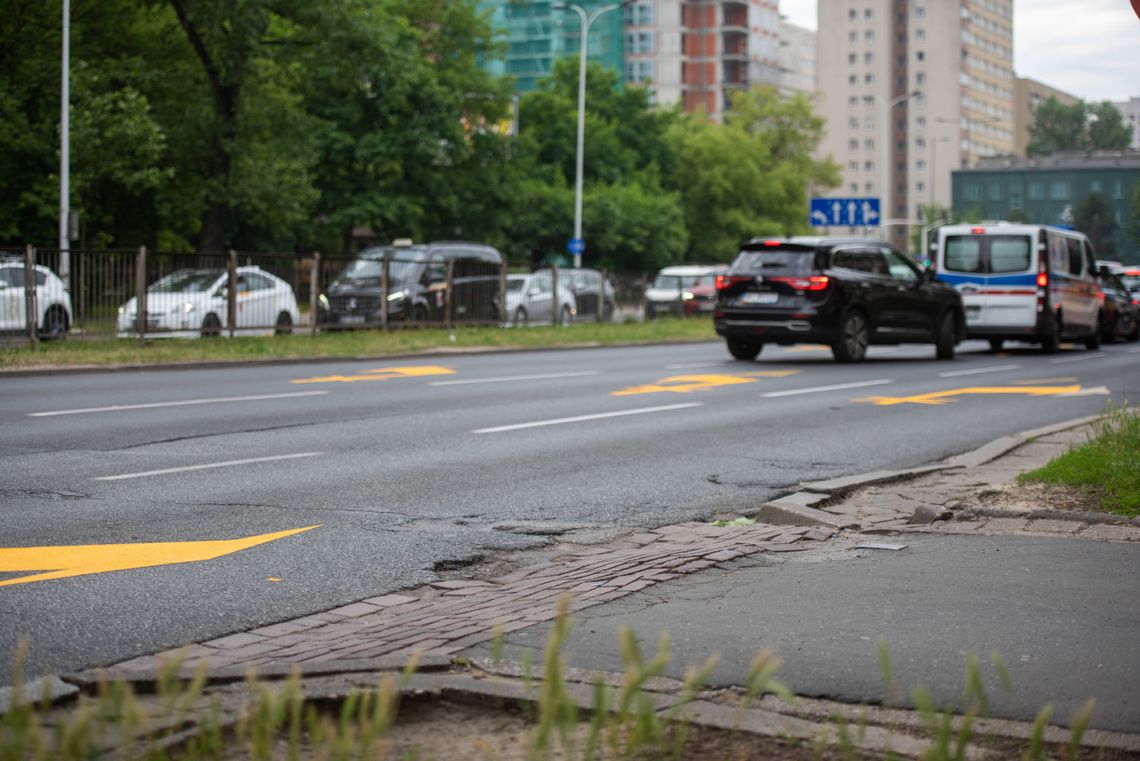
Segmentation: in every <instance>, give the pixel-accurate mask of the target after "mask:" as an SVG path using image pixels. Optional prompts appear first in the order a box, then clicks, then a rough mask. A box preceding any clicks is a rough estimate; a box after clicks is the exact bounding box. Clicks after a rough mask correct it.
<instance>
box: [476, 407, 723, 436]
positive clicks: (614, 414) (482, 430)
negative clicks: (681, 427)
mask: <svg viewBox="0 0 1140 761" xmlns="http://www.w3.org/2000/svg"><path fill="white" fill-rule="evenodd" d="M701 406H704V402H688V403H686V404H666V405H664V406H661V407H640V408H638V409H635V410H622V411H621V412H600V413H598V414H596V415H578V416H577V417H563V418H556V419H554V420H538V421H535V422H533V423H517V424H515V425H500V426H496V427H494V428H480V429H478V430H476V431H472V432H471V433H502V432H504V431H518V430H521V429H523V428H540V427H542V426H545V425H563V424H564V423H581V422H584V421H586V420H602V419H604V418H611V417H624V416H626V415H644V414H646V413H647V412H668V411H669V410H683V409H687V408H689V407H701Z"/></svg>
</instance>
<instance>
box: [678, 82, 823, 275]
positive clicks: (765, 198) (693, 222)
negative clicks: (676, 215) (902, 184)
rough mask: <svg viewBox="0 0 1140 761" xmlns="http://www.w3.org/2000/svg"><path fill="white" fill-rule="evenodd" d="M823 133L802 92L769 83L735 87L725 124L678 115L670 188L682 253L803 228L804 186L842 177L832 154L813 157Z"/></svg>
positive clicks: (719, 250) (716, 249) (715, 257)
mask: <svg viewBox="0 0 1140 761" xmlns="http://www.w3.org/2000/svg"><path fill="white" fill-rule="evenodd" d="M822 135H823V121H822V119H820V118H819V117H817V116H815V115H814V114H813V113H812V110H811V104H810V101H809V100H808V99H807V98H805V97H803V96H798V97H795V98H782V97H780V96H779V95H778V94H777V93H776V91H775V90H774V89H773V88H766V87H757V88H753V89H752V90H750V91H748V92H744V93H738V94H737V95H736V96H735V97H734V98H733V99H732V101H731V109H730V110H729V111H728V112H727V113H726V115H725V120H724V124H723V125H718V124H714V123H711V122H709V121H708V119H707V118H706V117H704V116H703V115H694V116H689V117H687V118H685V119H684V120H683V121H682V122H680V123H679V124H678V125H677V126H676V127H675V128H674V129H673V131H672V137H673V139H674V140H675V141H676V142H675V148H674V151H675V153H676V155H677V156H678V159H677V162H678V168H677V171H676V172H674V173H673V174H672V175H671V176H670V177H669V178H668V187H671V188H674V189H676V190H677V191H678V192H679V193H680V194H681V199H682V207H683V209H684V216H685V224H686V227H687V228H688V231H689V249H688V251H687V253H686V257H685V258H686V260H688V261H704V262H715V261H725V260H726V259H728V258H731V256H732V255H733V254H734V253H735V252H736V251H737V248H738V247H739V245H740V243H741V242H742V241H744V240H746V239H749V238H752V237H755V236H765V235H787V234H792V233H796V232H802V231H805V230H806V227H807V219H808V200H807V199H808V192H809V188H814V187H822V188H827V187H833V186H835V185H836V184H838V182H839V177H838V168H837V167H836V166H835V165H834V164H833V163H832V162H831V161H830V160H827V161H817V160H816V159H815V158H814V154H815V151H816V148H817V146H818V144H819V141H820V139H821V138H822Z"/></svg>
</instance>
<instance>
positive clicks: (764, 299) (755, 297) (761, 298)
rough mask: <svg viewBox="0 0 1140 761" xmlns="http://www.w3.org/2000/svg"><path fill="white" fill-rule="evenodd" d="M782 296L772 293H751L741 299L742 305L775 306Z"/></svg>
mask: <svg viewBox="0 0 1140 761" xmlns="http://www.w3.org/2000/svg"><path fill="white" fill-rule="evenodd" d="M779 300H780V294H778V293H772V292H770V291H749V292H748V293H746V294H744V295H743V296H741V297H740V303H741V304H775V303H776V302H777V301H779Z"/></svg>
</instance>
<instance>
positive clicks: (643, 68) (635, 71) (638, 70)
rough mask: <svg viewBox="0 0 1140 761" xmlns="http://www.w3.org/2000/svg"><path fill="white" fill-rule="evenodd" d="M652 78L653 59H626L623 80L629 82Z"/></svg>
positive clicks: (646, 80) (647, 80)
mask: <svg viewBox="0 0 1140 761" xmlns="http://www.w3.org/2000/svg"><path fill="white" fill-rule="evenodd" d="M652 79H653V61H628V62H627V63H626V64H625V81H626V82H629V83H631V84H637V83H640V82H649V81H651V80H652Z"/></svg>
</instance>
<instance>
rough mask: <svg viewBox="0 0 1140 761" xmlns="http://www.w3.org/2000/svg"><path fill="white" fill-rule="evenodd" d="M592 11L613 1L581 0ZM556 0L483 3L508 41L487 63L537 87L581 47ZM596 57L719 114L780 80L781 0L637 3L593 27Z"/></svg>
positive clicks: (688, 105)
mask: <svg viewBox="0 0 1140 761" xmlns="http://www.w3.org/2000/svg"><path fill="white" fill-rule="evenodd" d="M575 2H576V3H577V4H578V5H580V6H581V7H583V8H584V9H586V10H587V11H593V10H595V9H597V8H599V7H601V6H602V5H606V4H608V0H575ZM553 5H554V3H553V2H551V1H550V0H528V1H525V2H520V1H519V0H482V1H481V3H480V7H481V8H482V9H484V10H488V11H490V12H491V22H492V23H493V24H494V25H495V27H496V28H498V29H500V30H501V31H502V34H503V38H504V40H505V41H506V42H507V44H508V51H507V54H506V56H505V58H504V59H502V60H498V61H488V62H486V64H485V66H486V67H487V68H488V69H489V70H490V71H492V72H493V73H496V74H506V75H510V76H513V77H515V78H516V79H517V80H518V85H517V87H516V89H517V90H518V91H519V92H528V91H530V90H533V89H534V88H535V87H536V86H537V84H538V81H539V80H540V79H541V78H542V77H544V76H546V75H548V74H549V73H550V70H551V67H552V66H553V63H554V61H555V60H556V59H557V58H559V57H563V56H568V55H577V54H578V37H579V28H580V20H579V16H578V15H577V14H575V13H574V12H572V11H568V10H562V9H555V8H553V7H552V6H553ZM588 45H589V47H588V50H587V52H588V54H589V58H590V60H591V61H600V62H602V63H604V64H605V65H607V66H610V67H612V68H614V69H615V70H617V71H619V72H621V74H622V76H623V79H624V81H625V82H626V83H629V84H635V85H644V86H648V87H650V88H651V89H652V92H653V98H654V100H655V101H656V102H658V103H662V104H672V103H681V104H683V105H684V108H685V110H687V111H695V110H696V109H698V108H702V109H704V110H705V111H706V112H708V113H709V114H710V115H711V116H712V118H714V119H719V118H720V116H721V115H722V114H723V112H724V109H725V107H726V106H727V104H728V97H729V93H731V92H732V91H733V90H739V89H747V88H748V87H751V86H752V85H755V84H768V85H773V86H778V85H779V84H780V13H779V2H778V0H637V1H636V2H633V3H630V4H629V5H626V6H625V8H624V9H623V12H617V11H613V12H610V13H607V14H605V15H603V16H600V17H599V18H598V20H597V21H595V22H594V24H593V25H592V26H591V27H590V35H589V43H588Z"/></svg>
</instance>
